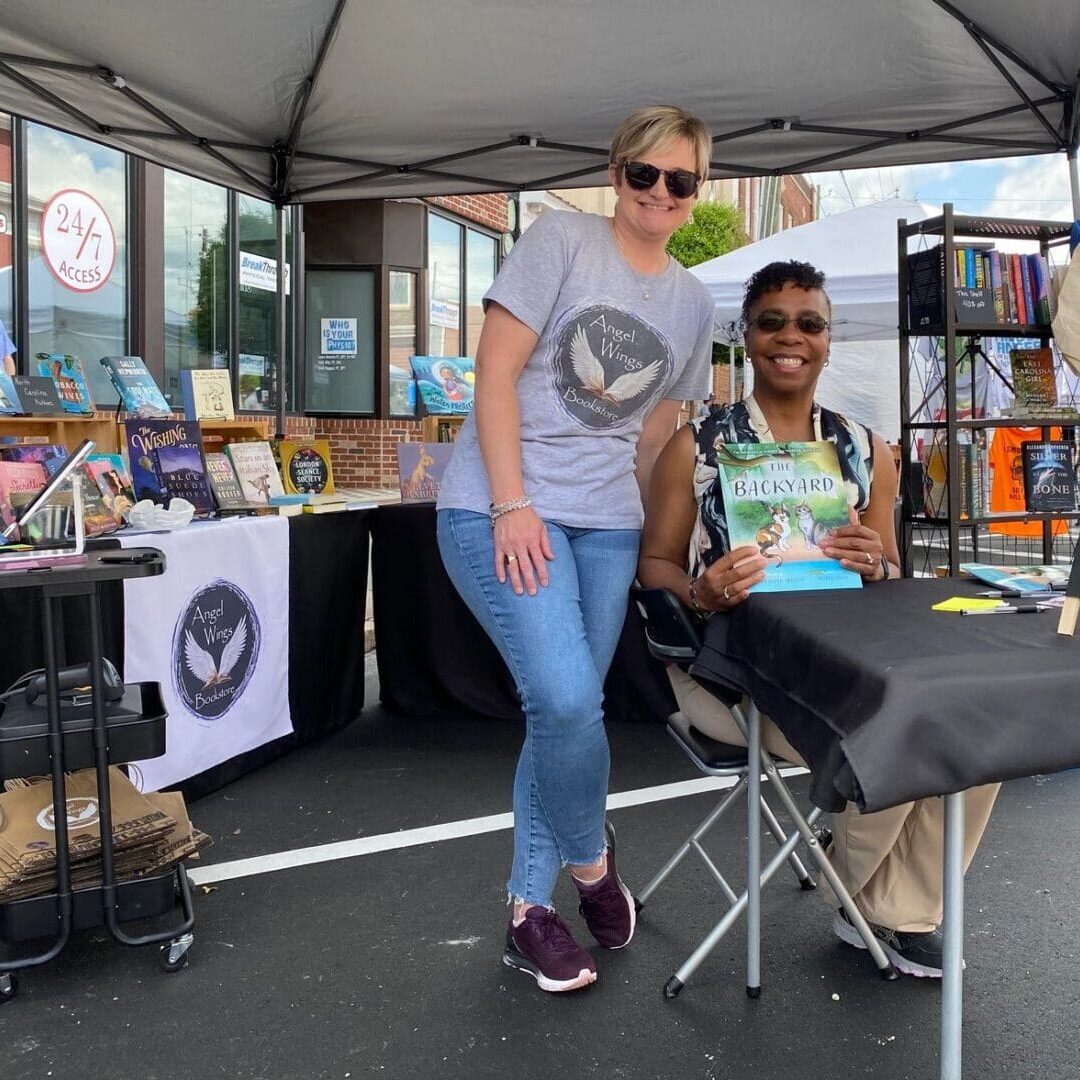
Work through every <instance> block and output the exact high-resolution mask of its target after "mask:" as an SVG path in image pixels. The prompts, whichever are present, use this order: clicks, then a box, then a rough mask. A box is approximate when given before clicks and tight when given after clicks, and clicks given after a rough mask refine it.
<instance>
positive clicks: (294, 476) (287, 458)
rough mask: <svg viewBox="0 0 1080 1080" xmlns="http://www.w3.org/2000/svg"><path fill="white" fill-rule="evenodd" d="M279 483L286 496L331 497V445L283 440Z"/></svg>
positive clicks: (308, 441) (318, 441)
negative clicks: (280, 480) (283, 486)
mask: <svg viewBox="0 0 1080 1080" xmlns="http://www.w3.org/2000/svg"><path fill="white" fill-rule="evenodd" d="M279 449H280V452H281V479H282V480H283V481H284V485H285V492H286V494H289V495H294V494H312V495H332V494H333V493H334V470H333V468H332V467H331V464H330V443H329V441H328V440H327V439H311V440H307V441H304V442H299V441H293V440H289V439H282V441H281V443H280V444H279Z"/></svg>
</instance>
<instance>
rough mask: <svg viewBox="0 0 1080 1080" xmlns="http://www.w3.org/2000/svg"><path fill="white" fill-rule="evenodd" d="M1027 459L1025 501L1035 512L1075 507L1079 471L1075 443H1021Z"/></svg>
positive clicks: (1073, 508)
mask: <svg viewBox="0 0 1080 1080" xmlns="http://www.w3.org/2000/svg"><path fill="white" fill-rule="evenodd" d="M1020 453H1021V455H1022V457H1023V459H1024V502H1025V503H1026V504H1027V508H1028V509H1029V510H1030V511H1032V513H1047V512H1055V511H1057V512H1061V511H1070V510H1075V509H1076V472H1075V470H1074V469H1073V460H1072V444H1071V443H1067V442H1025V443H1021V444H1020Z"/></svg>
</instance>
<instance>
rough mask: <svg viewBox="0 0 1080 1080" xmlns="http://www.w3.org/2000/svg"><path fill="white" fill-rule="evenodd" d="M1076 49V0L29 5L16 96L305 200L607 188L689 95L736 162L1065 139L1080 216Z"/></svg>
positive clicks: (10, 28)
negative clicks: (636, 138) (625, 124)
mask: <svg viewBox="0 0 1080 1080" xmlns="http://www.w3.org/2000/svg"><path fill="white" fill-rule="evenodd" d="M965 7H966V10H964V9H965ZM1078 58H1080V5H1078V4H1077V3H1076V0H1028V2H1027V3H1025V4H1023V5H1017V4H1015V2H1014V0H979V2H978V3H975V2H974V0H962V2H961V4H960V5H959V6H957V5H954V4H952V3H950V2H948V0H892V2H890V3H889V4H868V3H866V2H865V0H816V2H815V3H813V4H806V3H805V0H734V2H732V3H729V4H726V5H722V6H721V5H717V4H716V3H713V2H705V0H686V2H684V3H681V4H678V5H676V6H674V7H672V6H670V5H669V6H666V7H665V6H663V5H659V6H658V5H656V4H655V3H653V2H651V0H617V2H601V3H592V4H581V3H579V2H578V0H549V3H547V4H545V5H543V6H541V7H537V6H536V5H534V4H531V3H530V4H525V3H520V2H519V3H514V2H506V0H499V2H498V3H496V2H494V0H457V2H455V0H450V2H447V3H442V4H431V3H429V2H427V0H395V2H394V3H389V2H385V0H384V2H383V3H374V4H373V3H359V2H358V0H230V2H228V3H221V2H220V0H187V2H186V3H183V4H177V3H175V2H174V0H140V2H139V3H137V4H136V3H128V4H125V3H122V2H119V3H118V2H117V0H109V2H105V0H81V2H80V3H79V4H71V3H68V2H65V0H6V2H5V4H4V18H3V25H2V26H0V109H3V110H7V111H9V112H13V113H16V114H18V115H21V116H25V117H28V118H30V119H33V120H37V121H41V122H44V123H48V124H53V125H56V126H58V127H62V128H65V129H68V130H73V131H76V132H77V133H80V134H87V135H89V136H90V137H92V138H95V139H97V140H100V141H101V142H103V143H106V144H108V145H111V146H115V147H117V148H119V149H122V150H126V151H129V152H132V153H135V154H138V155H140V156H142V157H146V158H148V159H151V160H153V161H156V162H158V163H160V164H163V165H167V166H169V167H171V168H175V169H180V170H182V171H185V172H188V173H191V174H192V175H195V176H199V177H202V178H204V179H207V180H211V181H214V182H216V183H221V184H227V185H229V186H231V187H234V188H236V189H238V190H240V191H244V192H247V193H249V194H252V195H257V196H261V197H263V198H266V199H270V200H272V201H273V202H274V203H275V204H276V205H278V206H279V207H283V206H285V205H287V204H290V203H297V202H312V201H318V200H327V199H342V198H379V199H384V198H401V197H408V196H418V195H435V194H446V193H458V194H460V193H470V192H484V191H507V190H518V189H522V190H523V189H534V188H547V187H572V186H589V185H594V184H597V183H603V182H604V171H605V169H606V164H607V157H606V145H607V140H608V138H609V136H610V133H611V130H612V129H613V127H614V126H615V124H616V123H617V122H618V121H619V120H620V119H621V118H622V116H623V115H625V113H627V112H628V111H629V110H630V109H631V108H633V107H635V106H637V105H641V104H646V103H651V102H658V101H675V102H677V103H679V104H680V105H683V106H684V107H686V108H688V109H690V110H691V111H693V112H695V113H697V114H698V115H700V116H702V117H704V118H705V119H706V120H707V121H708V122H709V124H710V126H711V128H712V130H713V132H714V155H713V162H712V175H713V176H714V177H725V176H746V175H776V174H781V173H791V172H805V171H810V170H817V169H823V168H831V167H841V166H847V167H854V168H859V167H867V166H878V165H903V164H912V163H916V162H926V161H941V160H959V159H965V158H973V157H1000V156H1012V155H1018V154H1050V153H1064V154H1065V155H1067V156H1068V159H1069V163H1070V172H1071V183H1072V195H1073V204H1074V210H1075V211H1076V213H1077V215H1078V216H1080V182H1078V179H1077V170H1076V150H1077V144H1078V142H1080V71H1078V70H1077V63H1078ZM279 217H282V221H281V222H280V223H279V230H278V243H279V251H278V265H279V266H280V265H283V261H284V260H283V253H284V221H283V216H282V215H279ZM278 277H279V327H278V334H279V335H280V338H279V346H280V344H281V343H282V342H283V341H284V336H285V327H284V317H285V316H284V310H285V305H284V301H283V293H284V283H283V280H282V279H283V275H280V274H279V275H278ZM278 363H279V365H283V364H284V349H283V348H281V347H279V349H278ZM282 375H283V372H280V371H279V380H280V381H279V385H282V386H283V385H284V380H283V378H282ZM278 398H279V401H278V412H279V415H278V427H279V432H280V430H281V427H282V421H283V415H282V414H283V408H284V403H283V400H282V398H283V395H281V394H279V395H278Z"/></svg>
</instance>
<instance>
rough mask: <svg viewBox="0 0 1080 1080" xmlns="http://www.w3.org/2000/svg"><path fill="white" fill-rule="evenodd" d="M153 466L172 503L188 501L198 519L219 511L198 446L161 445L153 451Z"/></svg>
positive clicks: (183, 444)
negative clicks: (178, 500)
mask: <svg viewBox="0 0 1080 1080" xmlns="http://www.w3.org/2000/svg"><path fill="white" fill-rule="evenodd" d="M154 467H155V468H156V469H157V474H158V476H159V477H160V478H161V486H162V488H164V490H165V492H166V494H167V495H168V497H169V499H170V500H172V499H186V500H187V501H188V502H189V503H191V505H192V506H194V507H195V513H196V515H197V516H199V517H208V516H209V515H210V514H212V513H214V511H215V510H216V509H217V504H216V503H215V502H214V496H213V495H212V494H211V492H210V481H209V480H207V478H206V467H205V466H204V465H203V458H202V448H201V447H200V446H199V445H198V443H196V444H195V445H192V444H190V443H176V444H174V445H172V446H159V447H158V448H157V449H156V450H155V451H154Z"/></svg>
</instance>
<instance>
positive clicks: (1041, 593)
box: [976, 586, 1058, 600]
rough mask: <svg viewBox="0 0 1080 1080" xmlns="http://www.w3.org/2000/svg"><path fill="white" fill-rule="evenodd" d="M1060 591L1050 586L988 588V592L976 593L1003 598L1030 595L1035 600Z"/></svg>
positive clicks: (1048, 596)
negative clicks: (1035, 587) (1043, 587)
mask: <svg viewBox="0 0 1080 1080" xmlns="http://www.w3.org/2000/svg"><path fill="white" fill-rule="evenodd" d="M1056 591H1058V590H1056V589H1051V588H1050V587H1049V586H1047V588H1045V589H1024V590H1020V589H988V590H987V591H986V592H981V593H976V595H977V596H992V597H994V598H997V599H1001V600H1019V599H1021V598H1024V597H1030V598H1031V599H1033V600H1048V599H1049V598H1050V597H1051V596H1053V595H1054V593H1055V592H1056Z"/></svg>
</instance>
